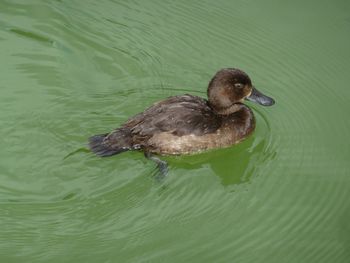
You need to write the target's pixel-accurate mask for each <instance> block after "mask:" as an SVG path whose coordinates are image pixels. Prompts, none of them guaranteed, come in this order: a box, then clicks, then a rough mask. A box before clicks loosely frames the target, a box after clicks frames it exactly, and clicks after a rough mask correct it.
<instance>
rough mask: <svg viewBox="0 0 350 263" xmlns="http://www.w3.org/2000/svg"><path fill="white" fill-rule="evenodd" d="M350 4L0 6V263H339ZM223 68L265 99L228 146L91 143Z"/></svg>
mask: <svg viewBox="0 0 350 263" xmlns="http://www.w3.org/2000/svg"><path fill="white" fill-rule="evenodd" d="M349 47H350V2H349V1H345V0H336V1H326V0H322V1H301V0H293V1H292V0H289V1H273V0H266V1H259V0H245V1H244V0H240V1H238V0H237V1H230V0H219V1H209V0H205V1H187V0H186V1H185V0H181V1H180V0H179V1H170V0H159V1H141V0H136V1H117V0H114V1H112V0H109V1H107V0H103V1H92V0H91V1H90V0H89V1H80V0H79V1H78V0H75V1H68V0H67V1H64V0H62V1H53V0H52V1H44V0H41V1H40V0H30V1H29V0H27V1H13V0H11V1H10V0H8V1H6V0H1V1H0V58H1V63H0V76H1V77H0V109H1V111H0V123H1V124H0V225H1V227H0V262H3V263H7V262H51V263H54V262H307V263H310V262H318V263H320V262H327V263H328V262H336V263H338V262H350V202H349V200H350V173H349V172H350V163H349V161H350V160H349V157H350V146H349V141H348V134H349V129H350V121H349V117H348V114H349V111H350V106H349V98H350V89H349V81H350V79H349V68H350V48H349ZM222 67H238V68H241V69H243V70H245V71H246V72H247V73H248V74H249V75H250V77H251V78H252V80H253V83H254V84H255V85H256V86H257V87H258V88H259V89H260V90H261V91H263V92H264V93H266V94H267V95H270V96H272V97H273V98H275V100H276V102H277V103H276V105H274V106H273V107H270V108H264V107H261V106H259V105H255V104H251V103H249V106H251V107H252V108H253V110H254V112H255V115H256V119H257V129H256V131H255V133H254V134H253V135H252V136H251V137H250V138H249V139H248V140H246V141H244V142H243V143H241V144H240V145H238V146H235V147H232V148H228V149H222V150H216V151H211V152H208V153H204V154H201V155H196V156H187V157H168V158H166V160H167V161H168V162H169V167H170V172H169V176H168V177H167V178H166V180H165V181H164V182H162V183H160V182H158V181H157V180H155V178H154V175H155V173H156V168H155V165H154V163H152V162H150V161H147V160H145V158H144V157H143V155H142V153H139V152H128V153H124V154H121V155H118V156H114V157H112V158H104V159H101V158H98V157H96V156H94V155H93V154H91V153H90V152H89V151H88V149H87V146H86V144H87V138H88V137H89V136H91V135H93V134H98V133H101V132H106V131H109V130H111V129H113V128H115V127H117V126H118V125H120V124H121V123H123V122H124V121H125V120H126V119H127V118H128V117H130V116H132V115H134V114H136V113H138V112H140V111H142V110H143V109H144V108H146V107H147V106H149V105H151V104H152V103H154V102H155V101H158V100H161V99H163V98H165V97H167V96H171V95H178V94H183V93H191V94H194V95H199V96H203V97H205V96H206V86H207V83H208V81H209V79H210V78H211V76H212V75H213V74H214V73H215V72H216V71H217V70H218V69H220V68H222Z"/></svg>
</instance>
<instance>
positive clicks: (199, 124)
mask: <svg viewBox="0 0 350 263" xmlns="http://www.w3.org/2000/svg"><path fill="white" fill-rule="evenodd" d="M220 124H221V119H220V118H219V117H218V116H217V115H216V114H215V113H214V112H213V110H212V109H211V108H210V107H209V105H208V101H207V100H205V99H203V98H200V97H197V96H192V95H187V94H186V95H181V96H174V97H170V98H168V99H165V100H163V101H160V102H158V103H155V104H154V105H153V106H151V107H149V108H148V109H146V110H145V111H144V112H142V113H140V114H137V115H136V116H134V117H132V118H131V119H129V120H128V121H127V122H126V123H125V124H124V125H123V127H125V128H128V129H130V131H131V134H132V135H133V136H136V137H138V138H139V139H140V137H144V138H147V137H148V138H150V137H152V136H153V135H154V134H156V133H161V132H170V133H172V134H173V135H176V136H182V135H188V134H194V135H196V136H201V135H204V134H207V133H212V132H215V131H216V130H217V129H218V128H219V127H220Z"/></svg>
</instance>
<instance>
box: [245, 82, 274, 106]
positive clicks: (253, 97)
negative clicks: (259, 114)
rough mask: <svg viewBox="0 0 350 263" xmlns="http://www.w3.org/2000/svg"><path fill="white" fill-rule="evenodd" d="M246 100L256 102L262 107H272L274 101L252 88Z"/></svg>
mask: <svg viewBox="0 0 350 263" xmlns="http://www.w3.org/2000/svg"><path fill="white" fill-rule="evenodd" d="M246 100H249V101H253V102H256V103H258V104H260V105H263V106H272V105H273V104H275V100H274V99H273V98H270V97H268V96H266V95H264V94H262V93H261V92H260V91H258V90H257V89H256V88H255V87H254V86H253V87H252V93H250V95H249V96H248V97H246Z"/></svg>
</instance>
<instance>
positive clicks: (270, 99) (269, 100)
mask: <svg viewBox="0 0 350 263" xmlns="http://www.w3.org/2000/svg"><path fill="white" fill-rule="evenodd" d="M275 103H276V102H275V100H274V99H273V98H269V99H268V100H265V101H264V104H263V105H264V106H272V105H274V104H275Z"/></svg>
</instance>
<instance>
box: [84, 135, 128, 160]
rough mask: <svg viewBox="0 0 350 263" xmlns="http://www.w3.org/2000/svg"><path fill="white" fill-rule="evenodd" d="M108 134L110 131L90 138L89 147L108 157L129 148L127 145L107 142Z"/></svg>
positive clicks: (97, 153) (94, 151)
mask: <svg viewBox="0 0 350 263" xmlns="http://www.w3.org/2000/svg"><path fill="white" fill-rule="evenodd" d="M107 135H108V133H106V134H98V135H94V136H92V137H90V138H89V147H90V149H91V151H92V152H93V153H95V154H96V155H98V156H101V157H107V156H112V155H115V154H118V153H122V152H125V151H128V150H129V148H127V147H118V146H117V145H111V144H108V143H105V138H106V137H107Z"/></svg>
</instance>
